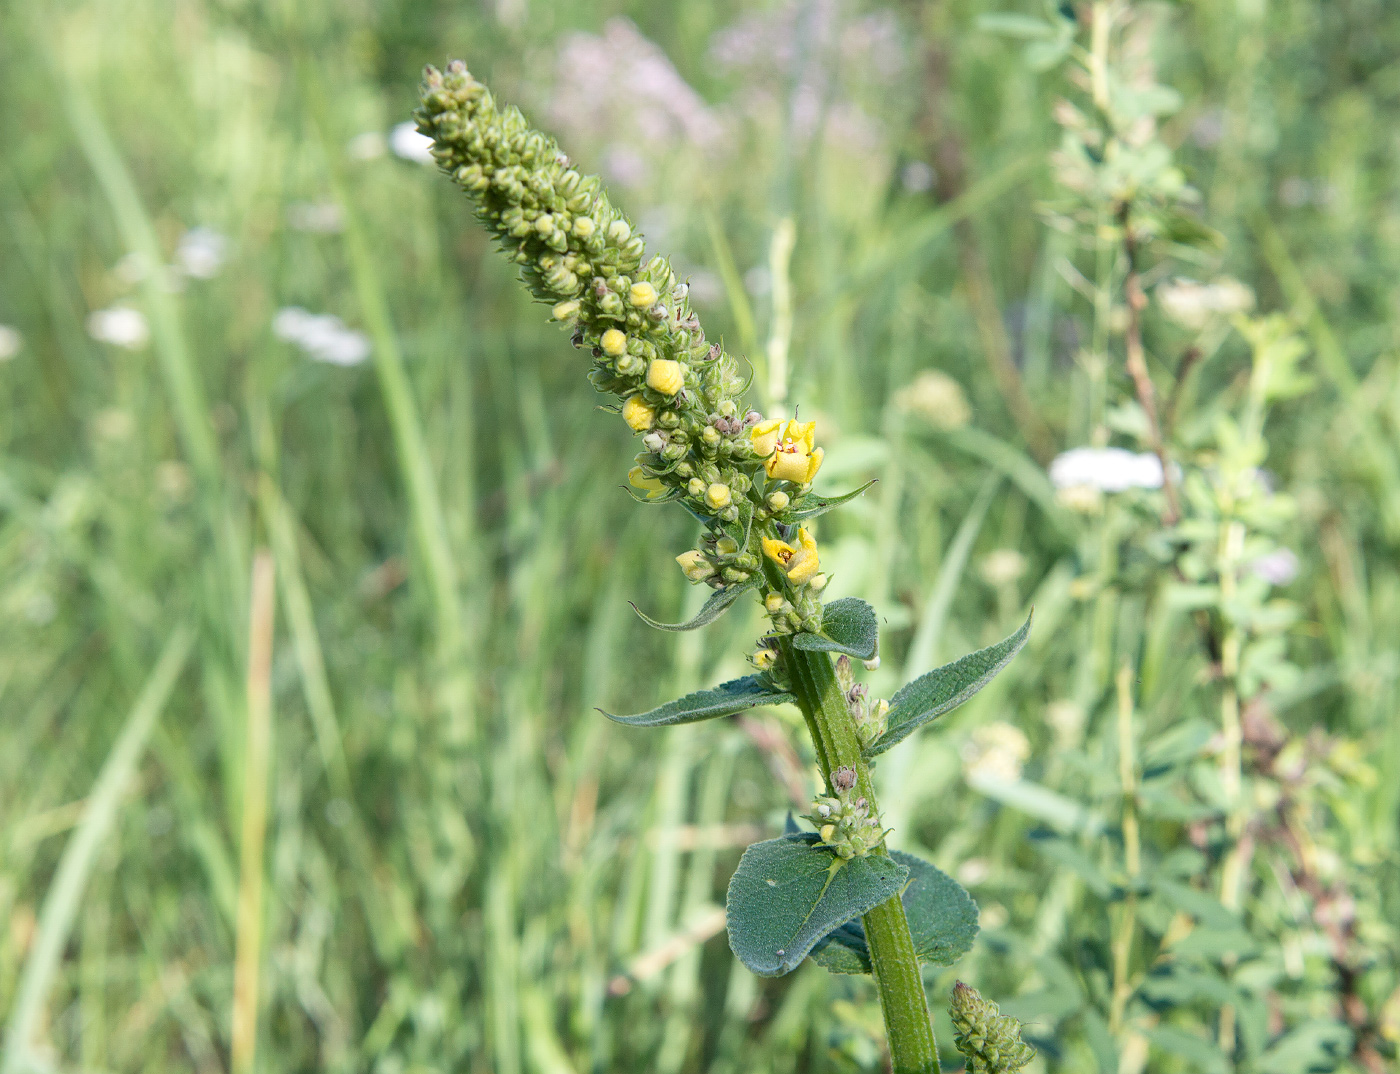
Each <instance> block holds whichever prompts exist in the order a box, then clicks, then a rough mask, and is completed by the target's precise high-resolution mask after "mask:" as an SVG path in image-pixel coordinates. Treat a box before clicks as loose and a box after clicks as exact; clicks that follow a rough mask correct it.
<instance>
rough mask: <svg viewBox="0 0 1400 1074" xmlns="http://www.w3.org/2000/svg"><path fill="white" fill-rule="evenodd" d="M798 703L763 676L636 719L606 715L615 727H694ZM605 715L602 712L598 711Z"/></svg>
mask: <svg viewBox="0 0 1400 1074" xmlns="http://www.w3.org/2000/svg"><path fill="white" fill-rule="evenodd" d="M795 700H796V699H795V698H794V697H793V696H792V694H789V693H787V692H785V691H783V690H779V689H778V688H777V687H775V686H774V685H773V684H772V683H771V682H769V681H768V679H767V677H766V676H764V675H749V676H747V677H746V678H742V679H733V680H731V681H730V682H726V683H722V684H720V685H719V686H716V687H715V688H714V689H713V690H697V691H696V692H695V693H693V694H686V695H685V697H682V698H678V699H676V700H675V701H668V702H667V703H666V704H664V705H661V706H659V707H658V708H654V709H652V710H651V711H650V712H643V713H640V714H638V715H636V716H614V715H613V714H612V713H611V712H603V715H604V716H606V717H607V718H608V719H610V720H613V721H614V722H616V723H625V724H628V725H629V726H631V727H669V726H670V725H671V724H676V723H695V722H697V721H699V720H713V719H714V718H715V717H717V716H732V715H734V713H736V712H744V711H745V710H746V709H751V708H756V707H757V706H759V705H780V704H783V703H784V702H791V701H795ZM598 711H599V712H602V711H603V710H602V709H599V710H598Z"/></svg>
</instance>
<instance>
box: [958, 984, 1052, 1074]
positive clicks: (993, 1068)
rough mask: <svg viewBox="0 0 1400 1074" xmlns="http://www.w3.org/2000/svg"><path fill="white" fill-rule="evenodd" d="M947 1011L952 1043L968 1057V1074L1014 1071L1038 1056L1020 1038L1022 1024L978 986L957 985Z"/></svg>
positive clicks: (999, 1073)
mask: <svg viewBox="0 0 1400 1074" xmlns="http://www.w3.org/2000/svg"><path fill="white" fill-rule="evenodd" d="M948 1013H949V1014H950V1015H951V1016H952V1019H953V1029H954V1030H955V1035H954V1037H953V1043H954V1044H955V1045H957V1049H958V1051H960V1052H962V1054H963V1055H964V1056H965V1057H966V1059H967V1074H1015V1072H1016V1071H1018V1070H1020V1069H1021V1068H1022V1067H1024V1066H1025V1065H1026V1064H1027V1063H1029V1062H1030V1061H1031V1060H1032V1059H1034V1058H1035V1049H1034V1048H1032V1047H1031V1046H1030V1045H1029V1044H1027V1043H1026V1042H1025V1041H1023V1040H1022V1039H1021V1023H1020V1022H1018V1021H1016V1019H1014V1018H1010V1017H1007V1016H1006V1015H1003V1014H1002V1013H1001V1008H999V1007H998V1006H997V1005H996V1004H995V1003H991V1002H989V1001H988V1000H985V999H983V998H982V995H981V993H980V992H978V991H977V989H975V988H969V987H968V986H967V985H965V984H963V983H962V982H961V981H959V982H958V983H957V984H955V985H954V986H953V1001H952V1003H951V1004H950V1005H949V1007H948Z"/></svg>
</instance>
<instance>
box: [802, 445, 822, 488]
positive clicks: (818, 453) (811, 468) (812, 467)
mask: <svg viewBox="0 0 1400 1074" xmlns="http://www.w3.org/2000/svg"><path fill="white" fill-rule="evenodd" d="M825 456H826V452H824V451H823V450H822V449H821V448H817V449H816V450H815V451H813V452H812V454H810V455H808V456H807V476H806V477H805V478H803V479H802V481H803V484H810V483H811V481H812V479H813V478H814V477H816V476H817V471H818V470H820V469H821V468H822V459H823V458H824V457H825Z"/></svg>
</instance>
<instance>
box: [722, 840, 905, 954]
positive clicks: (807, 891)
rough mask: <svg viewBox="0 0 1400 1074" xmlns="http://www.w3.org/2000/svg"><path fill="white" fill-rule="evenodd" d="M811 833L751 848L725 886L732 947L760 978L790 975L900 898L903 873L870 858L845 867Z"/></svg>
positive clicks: (889, 862)
mask: <svg viewBox="0 0 1400 1074" xmlns="http://www.w3.org/2000/svg"><path fill="white" fill-rule="evenodd" d="M816 842H817V836H816V834H815V833H810V832H809V833H807V834H805V835H789V836H784V837H782V838H781V839H769V840H768V841H767V842H763V843H755V844H754V845H753V846H751V847H749V849H748V850H746V851H744V856H743V857H742V858H741V859H739V868H738V869H737V870H735V872H734V878H733V879H732V880H730V881H729V897H728V899H727V900H726V908H727V915H728V924H729V946H730V947H731V948H732V949H733V951H734V954H735V955H737V956H738V958H739V961H740V962H742V963H743V964H744V965H745V966H747V967H748V968H749V969H750V970H752V971H753V972H754V973H756V974H758V975H759V976H760V977H780V976H782V975H783V974H785V973H791V972H792V971H793V970H795V969H796V968H797V967H798V966H799V965H800V964H801V963H802V960H803V959H804V958H806V957H807V953H808V952H809V951H810V950H811V949H812V945H813V944H815V943H816V942H817V941H818V940H820V939H821V938H822V937H823V936H825V935H827V933H829V932H831V930H832V929H835V928H837V927H838V926H840V925H844V924H845V923H846V922H847V921H850V920H851V919H852V918H856V917H859V916H860V915H861V914H863V913H865V912H866V911H867V910H870V909H872V908H873V907H876V906H878V905H879V904H880V903H882V902H884V901H885V900H886V899H888V898H890V897H891V896H893V895H895V894H897V893H898V892H899V889H900V888H901V887H903V886H904V882H905V880H907V879H908V877H909V869H908V867H907V866H905V865H902V864H901V863H899V862H897V861H895V860H894V859H893V858H887V857H884V856H882V855H875V854H870V855H867V856H865V857H861V858H852V859H851V860H850V861H847V862H842V861H841V859H840V858H838V857H836V855H835V854H833V853H831V851H829V850H826V849H824V848H822V847H819V846H817V845H815V844H816Z"/></svg>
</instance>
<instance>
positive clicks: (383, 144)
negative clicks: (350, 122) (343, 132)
mask: <svg viewBox="0 0 1400 1074" xmlns="http://www.w3.org/2000/svg"><path fill="white" fill-rule="evenodd" d="M388 150H389V143H388V141H387V140H386V139H385V137H384V135H383V134H381V133H380V132H379V131H365V132H364V133H362V134H357V135H355V137H353V138H351V139H350V141H349V142H347V143H346V145H345V155H346V156H347V157H349V158H350V159H351V160H377V159H379V158H380V157H382V156H383V155H384V154H385V153H386V152H388Z"/></svg>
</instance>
